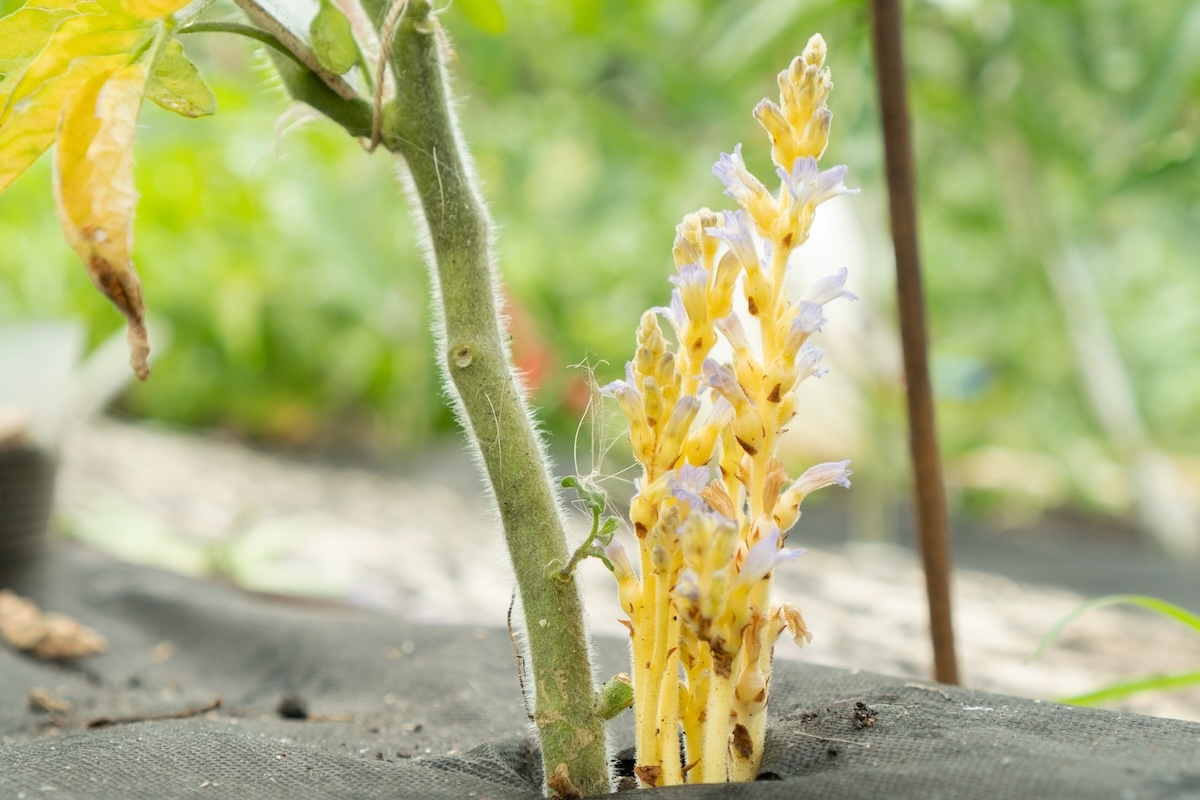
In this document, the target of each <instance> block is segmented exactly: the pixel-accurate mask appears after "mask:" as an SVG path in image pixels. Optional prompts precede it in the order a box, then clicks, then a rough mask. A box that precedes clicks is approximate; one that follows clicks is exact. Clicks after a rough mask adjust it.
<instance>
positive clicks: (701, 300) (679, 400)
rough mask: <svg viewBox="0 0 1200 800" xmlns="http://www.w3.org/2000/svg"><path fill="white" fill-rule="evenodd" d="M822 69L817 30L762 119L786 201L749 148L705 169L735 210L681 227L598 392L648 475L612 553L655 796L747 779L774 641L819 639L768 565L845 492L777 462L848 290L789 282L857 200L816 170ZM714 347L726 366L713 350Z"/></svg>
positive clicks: (757, 744) (832, 475)
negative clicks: (808, 519)
mask: <svg viewBox="0 0 1200 800" xmlns="http://www.w3.org/2000/svg"><path fill="white" fill-rule="evenodd" d="M824 63H825V42H824V40H823V39H822V38H821V37H820V36H819V35H818V36H814V37H812V39H811V40H810V41H809V42H808V46H807V47H806V48H805V50H804V53H803V54H802V55H801V56H799V57H798V58H796V59H795V60H794V61H793V62H792V64H791V65H790V66H789V68H788V69H787V70H785V71H784V72H782V73H780V75H779V88H780V102H779V104H778V105H777V104H775V103H773V102H771V101H769V100H763V101H762V102H761V103H759V105H758V106H757V107H756V108H755V109H754V116H755V117H756V118H757V119H758V121H759V123H760V124H761V125H762V126H763V128H765V129H766V131H767V133H768V134H769V136H770V139H771V155H772V159H773V161H774V162H775V165H776V173H777V175H778V176H779V178H780V181H781V186H780V188H779V190H778V192H777V193H771V192H769V191H768V190H767V188H766V187H765V186H764V185H763V183H762V182H761V181H760V180H759V179H758V178H756V177H755V176H754V175H752V174H751V173H750V171H749V170H748V169H747V168H746V164H745V162H744V161H743V160H742V155H741V146H740V145H739V146H738V147H736V148H734V151H733V153H732V154H723V155H722V156H721V158H720V160H719V161H718V162H717V164H716V166H715V167H714V168H713V172H714V173H715V174H716V176H717V177H718V178H720V180H721V181H722V183H724V185H725V193H726V194H727V195H729V196H730V197H732V198H733V199H734V200H735V201H736V202H737V204H738V205H739V206H740V208H739V209H738V210H736V211H723V212H712V211H709V210H708V209H702V210H700V211H698V212H696V213H694V214H689V215H688V216H687V217H685V218H684V220H683V222H682V223H681V224H680V225H679V227H678V228H677V235H676V238H675V246H674V257H675V265H676V268H677V274H676V275H675V276H674V277H672V278H671V282H672V283H673V284H674V285H675V290H674V291H673V293H672V295H671V302H670V305H669V306H668V307H666V308H658V309H652V310H650V311H648V312H646V313H645V314H644V315H643V316H642V318H641V322H640V324H639V325H638V330H637V351H636V354H635V355H634V358H633V360H632V361H630V362H629V364H628V365H627V367H626V374H625V379H624V380H620V381H616V382H614V383H611V384H609V385H608V386H606V387H605V391H606V392H607V393H608V394H611V395H612V396H614V397H615V398H616V399H617V401H618V402H619V403H620V406H621V409H622V411H623V412H624V414H625V417H626V418H627V420H628V422H629V435H630V440H631V443H632V445H633V453H634V456H635V457H636V459H637V460H638V462H639V463H640V464H641V467H642V474H641V477H640V478H639V479H638V481H637V494H636V495H635V497H634V498H633V501H632V506H631V509H630V522H631V524H632V526H633V529H634V532H635V534H636V536H637V542H638V555H639V561H640V569H638V568H635V567H634V566H633V564H632V563H631V561H630V558H629V556H628V555H627V553H626V552H625V550H624V548H622V546H621V545H620V544H619V543H617V542H613V543H612V544H610V545H609V546H608V547H607V548H606V551H605V552H606V556H607V559H608V562H609V563H610V564H611V567H612V570H613V573H614V575H615V577H616V579H617V582H618V585H619V590H620V603H621V607H622V609H623V611H624V612H625V613H626V614H627V615H628V620H627V621H626V625H627V626H628V628H629V631H630V635H631V637H632V650H633V670H632V678H633V688H634V708H635V713H636V717H637V721H636V725H637V731H636V735H637V767H636V772H637V775H638V778H639V779H640V781H641V783H642V784H643V785H646V786H662V785H672V784H680V783H701V782H702V783H712V782H723V781H727V780H753V779H754V777H755V775H756V773H757V771H758V766H759V763H760V761H761V759H762V744H763V736H764V731H765V728H764V723H765V717H766V704H767V697H768V693H769V686H770V678H771V660H772V649H773V646H774V644H775V641H776V640H777V639H778V638H779V636H780V635H781V634H782V633H783V631H785V630H787V631H789V632H790V633H791V635H792V637H793V638H794V639H795V641H796V642H797V644H800V645H803V644H804V643H805V642H807V641H808V640H809V639H811V634H810V633H809V631H808V628H807V627H806V625H805V623H804V618H803V617H802V616H801V614H800V610H799V609H798V608H796V607H795V606H793V605H790V604H772V603H771V601H770V596H769V595H770V579H771V573H772V570H773V569H774V568H775V567H776V566H777V565H778V564H780V563H782V562H784V561H787V560H789V559H792V558H794V557H796V556H798V555H800V554H801V553H802V552H803V551H801V550H796V549H790V548H787V547H784V546H783V540H784V538H785V536H786V532H787V531H788V529H789V528H791V527H792V525H793V524H794V523H795V522H796V520H797V518H798V517H799V516H800V504H801V502H802V501H803V500H804V498H805V496H807V495H808V494H809V493H811V492H813V491H814V490H816V489H819V488H821V487H823V486H829V485H831V484H835V483H836V484H840V485H843V486H849V475H850V471H849V470H848V469H847V466H848V463H849V462H845V461H843V462H836V463H829V464H820V465H818V466H815V467H813V468H811V469H809V470H808V471H807V472H805V473H804V474H802V475H801V476H800V477H799V478H796V479H791V478H789V476H788V475H787V472H786V470H785V468H784V466H783V464H782V462H781V461H780V460H779V458H778V457H777V455H776V453H777V450H778V445H779V439H780V435H781V434H782V433H783V431H784V428H785V426H787V425H788V423H789V422H790V421H791V420H792V419H793V418H794V417H795V416H796V389H797V387H798V386H799V385H800V384H801V383H802V382H803V381H804V380H805V379H806V378H809V377H811V376H814V375H817V376H819V375H820V374H821V373H822V372H823V371H824V369H823V368H822V367H821V366H820V364H821V358H822V355H823V354H822V352H821V350H820V349H819V348H817V347H816V346H814V345H813V344H812V343H810V342H809V338H810V337H811V336H812V334H813V333H815V332H817V331H819V330H820V329H821V326H822V324H823V323H824V322H825V317H824V313H823V312H824V307H825V304H826V303H828V302H830V301H831V300H834V299H837V298H840V297H845V298H853V297H854V295H852V294H851V293H850V292H848V291H846V289H845V288H844V287H845V282H846V271H845V270H844V269H843V270H841V271H840V272H838V273H837V274H835V275H833V276H830V277H828V278H825V279H823V280H820V281H817V282H816V283H815V284H813V285H812V286H811V287H810V288H809V289H808V290H807V291H806V292H805V293H804V294H803V296H801V297H799V298H796V299H789V298H788V297H787V294H786V292H785V290H784V278H785V273H786V272H787V267H788V260H789V257H790V255H791V253H792V251H793V250H795V249H796V248H798V247H800V246H801V245H803V244H804V242H805V241H806V240H807V238H808V235H809V230H810V227H811V225H812V220H813V214H814V212H815V210H816V208H817V206H818V205H820V204H821V203H822V202H824V201H825V200H828V199H830V198H833V197H836V196H838V195H841V194H845V193H847V192H848V191H850V190H848V189H846V187H845V186H844V184H843V178H844V175H845V172H846V169H845V167H834V168H833V169H830V170H827V171H825V172H822V171H820V169H819V168H818V166H817V159H819V158H820V156H821V154H822V152H823V151H824V149H825V145H826V141H827V138H828V134H829V125H830V120H831V114H830V111H829V109H828V108H827V107H826V105H825V101H826V98H827V96H828V94H829V90H830V89H831V88H832V86H833V84H832V83H831V82H830V79H829V70H828V69H827V68H826V67H825V66H824ZM743 304H744V305H743ZM735 309H736V310H735ZM660 315H661V316H662V317H664V318H665V319H666V320H667V322H668V323H669V324H670V327H671V329H672V332H673V334H674V336H673V342H671V341H669V340H668V338H667V337H666V336H664V334H663V331H662V328H661V327H660V324H659V317H660ZM722 340H723V341H724V342H725V344H726V347H725V348H724V349H727V350H728V351H731V355H730V357H729V358H728V360H721V359H718V358H715V357H714V356H713V352H714V348H715V347H716V346H717V344H718V342H719V341H722ZM681 732H682V738H683V745H682V746H683V751H682V752H681V749H680V748H681V744H680V734H681Z"/></svg>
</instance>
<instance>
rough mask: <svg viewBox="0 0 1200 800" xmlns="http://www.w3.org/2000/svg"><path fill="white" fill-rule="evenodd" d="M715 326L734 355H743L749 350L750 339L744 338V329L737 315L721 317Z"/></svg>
mask: <svg viewBox="0 0 1200 800" xmlns="http://www.w3.org/2000/svg"><path fill="white" fill-rule="evenodd" d="M715 324H716V326H717V330H719V331H720V332H721V333H722V334H723V335H724V336H725V340H726V341H727V342H729V346H730V347H732V348H733V351H734V352H735V353H743V352H745V351H747V350H749V349H750V339H749V337H747V336H746V329H745V327H743V326H742V320H741V319H740V318H739V317H738V315H737V314H730V315H729V316H727V317H722V318H721V319H719V320H717V321H716V323H715Z"/></svg>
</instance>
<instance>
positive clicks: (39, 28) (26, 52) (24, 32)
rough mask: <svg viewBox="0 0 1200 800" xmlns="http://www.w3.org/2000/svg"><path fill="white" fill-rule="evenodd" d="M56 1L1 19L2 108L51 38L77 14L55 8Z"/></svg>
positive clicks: (23, 9)
mask: <svg viewBox="0 0 1200 800" xmlns="http://www.w3.org/2000/svg"><path fill="white" fill-rule="evenodd" d="M54 5H56V4H55V3H53V2H44V1H42V2H39V1H38V0H34V2H31V3H29V4H28V5H26V6H24V7H23V8H21V9H20V10H15V9H14V13H11V14H6V15H4V16H3V17H0V75H2V77H0V109H3V107H4V106H5V105H6V104H7V102H8V96H9V95H10V94H11V93H12V90H13V88H14V87H16V85H17V83H18V82H19V81H20V80H21V77H22V76H23V75H24V74H25V70H26V69H28V68H29V65H30V64H31V63H33V61H34V59H36V58H37V56H38V54H39V53H41V52H42V50H44V49H45V47H46V44H47V43H48V42H49V41H50V37H51V36H53V35H54V31H55V30H56V29H57V28H58V26H59V25H60V24H61V23H62V21H63V20H64V19H65V18H67V17H70V16H74V15H75V11H74V10H73V9H71V8H55V7H53V6H54Z"/></svg>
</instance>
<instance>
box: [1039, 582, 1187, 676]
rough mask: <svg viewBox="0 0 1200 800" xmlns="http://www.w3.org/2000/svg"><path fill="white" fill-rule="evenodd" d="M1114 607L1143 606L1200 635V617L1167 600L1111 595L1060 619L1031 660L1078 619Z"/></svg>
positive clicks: (1099, 598)
mask: <svg viewBox="0 0 1200 800" xmlns="http://www.w3.org/2000/svg"><path fill="white" fill-rule="evenodd" d="M1114 605H1131V606H1141V607H1142V608H1146V609H1149V610H1150V611H1153V612H1155V613H1157V614H1161V615H1163V616H1164V617H1170V618H1171V619H1174V620H1176V621H1178V622H1180V623H1182V624H1184V625H1186V626H1188V627H1189V628H1192V629H1193V630H1195V631H1196V632H1197V633H1200V616H1198V615H1196V614H1193V613H1192V612H1190V611H1188V610H1187V609H1184V608H1180V607H1179V606H1177V605H1175V604H1174V603H1168V602H1167V601H1166V600H1159V599H1158V598H1157V597H1150V596H1149V595H1144V594H1110V595H1106V596H1104V597H1098V598H1096V599H1095V600H1091V601H1089V602H1087V603H1084V604H1083V605H1081V606H1080V607H1079V608H1077V609H1075V610H1074V611H1072V612H1071V613H1070V614H1068V615H1067V616H1065V617H1063V618H1062V619H1060V620H1059V621H1058V622H1057V623H1056V624H1055V625H1054V627H1053V628H1051V629H1050V630H1049V631H1048V632H1047V633H1046V635H1045V636H1043V637H1042V640H1041V641H1040V642H1038V646H1037V649H1036V650H1035V651H1034V653H1033V655H1032V656H1030V657H1029V660H1030V661H1035V660H1037V659H1038V658H1041V656H1042V653H1044V652H1045V651H1046V648H1047V647H1049V646H1050V645H1051V644H1052V643H1053V642H1054V640H1055V639H1057V638H1058V637H1059V635H1060V634H1061V633H1062V632H1063V629H1064V628H1066V627H1067V625H1069V624H1070V623H1071V622H1073V621H1074V620H1075V619H1076V618H1078V617H1080V616H1082V615H1083V614H1086V613H1087V612H1089V611H1092V610H1094V609H1097V608H1101V607H1103V606H1114Z"/></svg>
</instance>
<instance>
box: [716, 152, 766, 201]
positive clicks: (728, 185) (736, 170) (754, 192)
mask: <svg viewBox="0 0 1200 800" xmlns="http://www.w3.org/2000/svg"><path fill="white" fill-rule="evenodd" d="M713 174H714V175H716V176H717V178H719V179H720V181H721V183H723V184H725V194H727V195H729V196H730V197H732V198H733V199H734V200H736V201H737V202H738V203H740V204H741V205H743V206H749V205H750V203H751V202H753V200H754V199H755V198H756V197H761V196H762V195H764V194H766V193H767V187H765V186H763V184H762V181H760V180H759V179H758V178H756V177H754V175H752V174H751V173H750V170H748V169H746V162H745V161H743V160H742V146H741V145H740V144H739V145H738V146H737V147H735V148H733V153H722V154H721V158H720V159H718V161H717V163H716V164H714V165H713Z"/></svg>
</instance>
